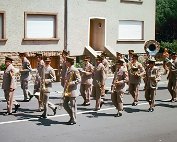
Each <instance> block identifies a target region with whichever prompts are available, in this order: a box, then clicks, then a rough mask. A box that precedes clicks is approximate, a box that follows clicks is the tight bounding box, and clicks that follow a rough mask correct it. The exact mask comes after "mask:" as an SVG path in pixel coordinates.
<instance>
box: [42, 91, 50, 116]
mask: <svg viewBox="0 0 177 142" xmlns="http://www.w3.org/2000/svg"><path fill="white" fill-rule="evenodd" d="M48 100H49V93H48V92H44V94H43V103H44V112H43V114H42V117H43V118H47V112H48Z"/></svg>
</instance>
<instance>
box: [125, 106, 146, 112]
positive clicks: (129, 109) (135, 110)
mask: <svg viewBox="0 0 177 142" xmlns="http://www.w3.org/2000/svg"><path fill="white" fill-rule="evenodd" d="M124 111H125V112H127V113H134V112H148V110H144V109H137V108H130V107H126V108H124Z"/></svg>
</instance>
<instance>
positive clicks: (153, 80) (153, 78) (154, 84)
mask: <svg viewBox="0 0 177 142" xmlns="http://www.w3.org/2000/svg"><path fill="white" fill-rule="evenodd" d="M149 78H150V87H151V88H152V89H155V88H156V87H157V81H156V75H151V76H150V77H149Z"/></svg>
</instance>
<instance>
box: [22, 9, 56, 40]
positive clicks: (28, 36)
mask: <svg viewBox="0 0 177 142" xmlns="http://www.w3.org/2000/svg"><path fill="white" fill-rule="evenodd" d="M57 19H58V16H57V14H56V13H29V12H25V33H24V40H58V35H57V31H58V28H57V21H58V20H57Z"/></svg>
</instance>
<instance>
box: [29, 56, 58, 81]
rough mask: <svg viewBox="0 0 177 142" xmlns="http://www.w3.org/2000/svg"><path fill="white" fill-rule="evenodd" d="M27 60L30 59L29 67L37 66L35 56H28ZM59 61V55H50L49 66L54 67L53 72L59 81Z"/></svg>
mask: <svg viewBox="0 0 177 142" xmlns="http://www.w3.org/2000/svg"><path fill="white" fill-rule="evenodd" d="M28 60H29V61H30V63H31V67H32V68H33V69H34V68H36V67H37V61H36V60H37V59H36V58H35V57H28ZM59 61H60V57H59V56H52V57H51V67H52V68H54V70H55V74H56V78H57V81H59V80H60V79H59V78H60V77H59V72H58V71H59V63H60V62H59Z"/></svg>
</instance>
